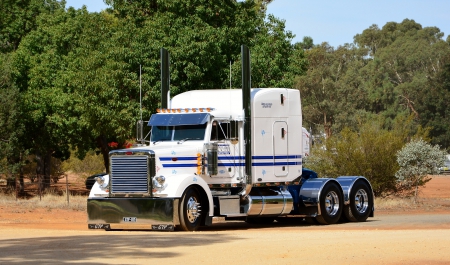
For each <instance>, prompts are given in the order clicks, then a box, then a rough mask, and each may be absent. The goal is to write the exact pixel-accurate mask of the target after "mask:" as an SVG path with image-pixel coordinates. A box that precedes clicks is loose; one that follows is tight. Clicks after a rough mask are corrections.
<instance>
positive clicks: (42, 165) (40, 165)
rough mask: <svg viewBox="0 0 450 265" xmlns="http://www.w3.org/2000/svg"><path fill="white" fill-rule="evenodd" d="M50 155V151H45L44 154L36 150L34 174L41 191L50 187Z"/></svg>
mask: <svg viewBox="0 0 450 265" xmlns="http://www.w3.org/2000/svg"><path fill="white" fill-rule="evenodd" d="M51 157H52V156H51V152H46V154H45V155H42V153H41V152H40V151H37V152H36V164H37V165H36V175H37V177H38V179H39V188H40V190H41V191H43V190H45V189H46V188H49V187H50V173H51Z"/></svg>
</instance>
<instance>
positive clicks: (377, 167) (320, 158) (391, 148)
mask: <svg viewBox="0 0 450 265" xmlns="http://www.w3.org/2000/svg"><path fill="white" fill-rule="evenodd" d="M404 140H405V135H403V134H402V133H399V132H394V131H387V130H384V129H381V128H380V126H379V125H377V124H365V125H363V126H362V127H361V130H360V131H359V132H356V131H352V130H350V129H349V128H345V129H344V130H342V131H341V132H340V133H338V134H335V135H334V136H332V137H331V138H329V139H327V140H326V142H325V145H324V146H323V147H318V146H314V147H313V149H312V152H311V155H310V156H309V157H308V162H307V163H308V164H307V166H308V167H309V168H311V169H313V170H315V171H316V172H318V174H319V175H320V176H322V177H338V176H364V177H366V178H367V179H368V180H369V181H370V183H371V184H372V188H373V190H374V193H375V195H377V196H379V195H386V194H389V193H392V192H395V191H396V178H395V172H397V170H398V164H397V161H396V153H397V151H398V150H400V149H401V147H402V146H403V143H404Z"/></svg>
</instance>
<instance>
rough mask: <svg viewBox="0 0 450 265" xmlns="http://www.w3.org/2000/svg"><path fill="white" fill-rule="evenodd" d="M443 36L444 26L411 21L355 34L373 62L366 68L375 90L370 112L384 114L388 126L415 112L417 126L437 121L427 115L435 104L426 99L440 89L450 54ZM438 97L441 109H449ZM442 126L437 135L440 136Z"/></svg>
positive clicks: (369, 84)
mask: <svg viewBox="0 0 450 265" xmlns="http://www.w3.org/2000/svg"><path fill="white" fill-rule="evenodd" d="M442 38H443V33H442V32H440V30H439V29H438V28H436V27H425V28H423V27H422V26H421V25H420V24H418V23H416V22H415V21H414V20H409V19H405V20H403V21H402V22H401V23H395V22H389V23H387V24H386V25H384V26H383V28H382V29H379V28H378V27H377V26H376V25H373V26H371V27H370V28H369V29H366V30H364V31H363V33H362V34H357V35H356V36H355V38H354V39H355V43H356V44H357V45H358V47H360V48H365V49H367V50H368V53H367V56H368V63H367V66H366V67H364V68H363V69H362V70H361V75H362V76H364V77H365V78H366V80H365V82H364V86H365V87H366V90H367V91H368V93H369V94H368V100H369V103H368V107H369V108H368V109H367V110H368V111H371V112H375V113H382V114H383V115H384V116H385V119H386V126H387V127H388V128H389V127H390V126H392V124H393V123H394V122H395V119H397V118H398V117H400V116H409V115H413V116H414V117H415V121H416V124H417V125H422V127H424V126H430V125H433V124H431V123H429V122H428V119H429V115H428V117H425V116H424V117H422V113H424V112H427V109H429V108H428V106H429V102H427V101H423V99H424V98H428V99H429V97H427V95H429V94H430V91H433V90H436V89H437V87H436V86H434V87H432V86H433V85H432V84H434V85H435V84H436V81H434V80H436V78H438V76H439V73H441V72H442V71H445V70H444V66H445V64H447V63H448V60H449V58H450V57H449V53H450V46H449V45H448V43H446V42H445V41H444V40H443V39H442ZM434 94H442V93H441V92H437V93H434ZM438 101H439V106H437V107H438V108H445V106H444V105H442V106H441V104H443V102H442V101H440V100H438ZM442 122H443V120H442ZM438 130H440V129H438ZM438 130H436V131H434V133H433V131H432V135H431V136H433V137H434V136H438V135H437V131H438ZM441 133H442V131H441ZM433 134H434V135H433Z"/></svg>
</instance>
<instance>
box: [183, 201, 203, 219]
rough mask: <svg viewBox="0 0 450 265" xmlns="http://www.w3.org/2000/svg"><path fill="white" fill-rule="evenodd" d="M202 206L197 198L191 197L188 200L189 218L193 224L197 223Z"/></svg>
mask: <svg viewBox="0 0 450 265" xmlns="http://www.w3.org/2000/svg"><path fill="white" fill-rule="evenodd" d="M200 208H201V206H200V203H199V202H197V198H195V197H190V198H189V199H188V201H187V214H186V216H187V219H188V220H189V222H190V223H191V224H193V223H195V221H197V218H198V217H199V216H200V212H201V210H200Z"/></svg>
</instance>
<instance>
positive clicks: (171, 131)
mask: <svg viewBox="0 0 450 265" xmlns="http://www.w3.org/2000/svg"><path fill="white" fill-rule="evenodd" d="M205 130H206V123H205V124H198V125H180V126H153V127H152V136H151V138H150V141H152V142H159V141H182V140H203V139H204V138H205Z"/></svg>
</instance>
